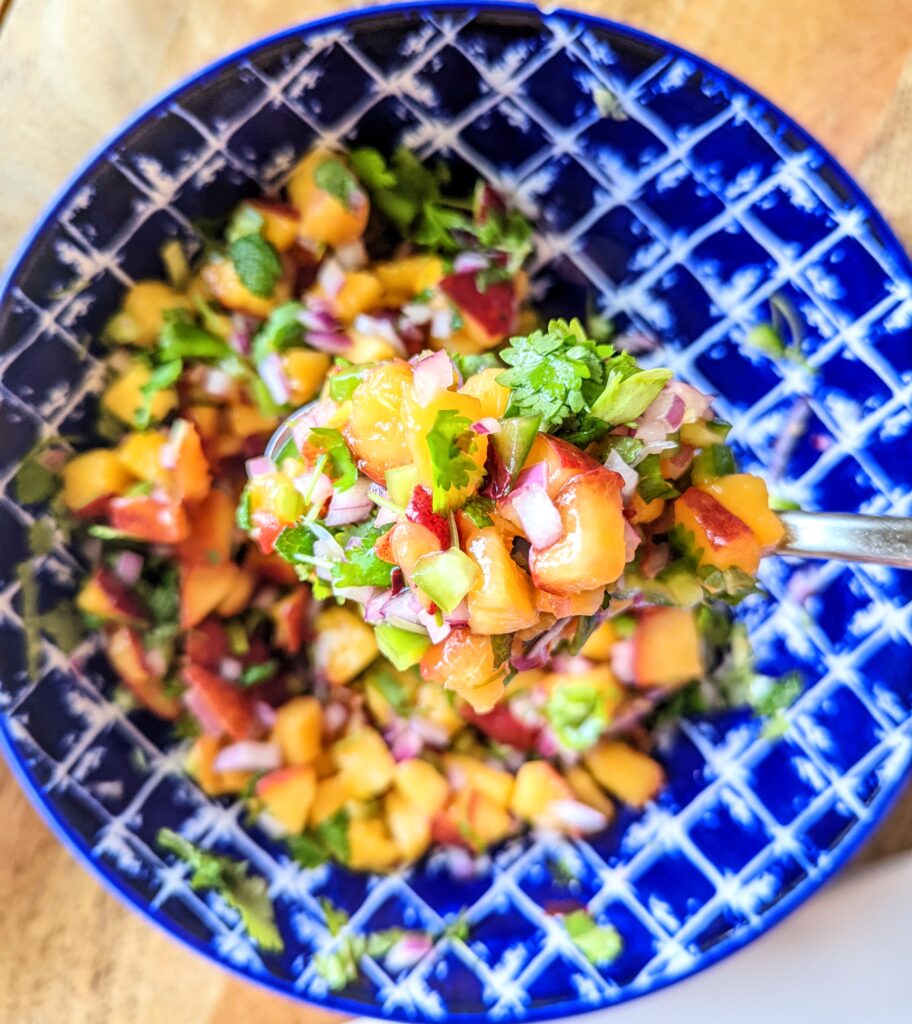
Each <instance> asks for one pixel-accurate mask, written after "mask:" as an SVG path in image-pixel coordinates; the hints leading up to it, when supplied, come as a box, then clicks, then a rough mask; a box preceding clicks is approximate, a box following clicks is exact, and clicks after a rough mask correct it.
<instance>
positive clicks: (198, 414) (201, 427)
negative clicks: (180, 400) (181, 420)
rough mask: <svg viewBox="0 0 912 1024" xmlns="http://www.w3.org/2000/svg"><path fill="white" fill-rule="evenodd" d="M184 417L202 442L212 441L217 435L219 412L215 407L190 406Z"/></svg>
mask: <svg viewBox="0 0 912 1024" xmlns="http://www.w3.org/2000/svg"><path fill="white" fill-rule="evenodd" d="M184 415H185V416H186V418H187V419H188V420H190V422H191V423H192V424H193V425H194V427H196V431H197V433H198V434H199V436H200V437H201V438H202V439H203V440H204V441H212V440H214V439H215V438H216V437H217V436H218V434H219V422H220V420H221V410H220V409H219V408H218V407H217V406H215V405H191V406H188V407H187V410H186V411H185V413H184Z"/></svg>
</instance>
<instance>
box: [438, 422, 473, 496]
mask: <svg viewBox="0 0 912 1024" xmlns="http://www.w3.org/2000/svg"><path fill="white" fill-rule="evenodd" d="M427 446H428V452H429V454H430V456H431V477H432V489H433V507H434V511H435V512H446V511H447V509H448V508H449V507H450V502H449V495H450V491H452V490H454V489H458V488H461V487H465V486H466V485H467V484H468V482H469V480H470V478H471V474H472V473H473V472H474V471H475V469H476V466H475V462H474V460H473V459H472V457H471V456H472V453H473V452H474V451H475V448H476V440H475V433H474V432H473V431H472V421H471V420H470V419H469V418H468V416H462V415H460V413H458V412H456V410H455V409H441V410H439V412H438V413H437V417H436V419H435V420H434V425H433V426H432V427H431V429H430V431H429V432H428V435H427Z"/></svg>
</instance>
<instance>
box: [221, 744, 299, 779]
mask: <svg viewBox="0 0 912 1024" xmlns="http://www.w3.org/2000/svg"><path fill="white" fill-rule="evenodd" d="M281 765H282V751H281V750H280V749H279V745H278V744H277V743H258V742H256V741H254V740H241V741H240V742H239V743H232V744H231V746H229V747H225V749H224V750H220V751H219V752H218V753H217V754H216V755H215V760H214V761H213V762H212V767H213V768H214V769H215V770H216V771H217V772H271V771H273V770H274V769H276V768H279V767H281Z"/></svg>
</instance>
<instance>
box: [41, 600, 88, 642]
mask: <svg viewBox="0 0 912 1024" xmlns="http://www.w3.org/2000/svg"><path fill="white" fill-rule="evenodd" d="M38 622H39V625H40V626H41V628H42V629H43V630H44V632H45V633H47V634H48V636H49V637H50V638H51V640H53V641H54V643H55V644H56V645H57V647H59V648H60V650H61V651H63V653H64V654H70V653H72V651H74V650H75V649H76V648H77V647H78V646H79V645H80V644H81V643H82V641H83V640H84V639H85V627H84V623H83V621H82V618H81V616H80V614H79V612H78V611H77V609H76V606H75V605H74V604H73V603H72V602H70V601H61V602H60V604H58V605H57V606H56V607H55V608H52V609H51V610H50V611H47V612H44V613H43V614H42V615H40V616H39V619H38Z"/></svg>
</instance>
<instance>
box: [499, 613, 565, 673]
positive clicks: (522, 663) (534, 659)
mask: <svg viewBox="0 0 912 1024" xmlns="http://www.w3.org/2000/svg"><path fill="white" fill-rule="evenodd" d="M567 621H568V620H567V619H558V620H557V622H555V623H554V624H553V625H551V626H549V627H548V629H546V630H545V632H544V633H542V635H541V636H540V637H537V638H536V639H535V640H534V641H533V642H532V643H531V644H530V645H529V648H528V650H526V651H524V652H523V653H522V654H520V655H518V656H516V657H514V658H512V659H511V661H512V665H513V668H515V669H516V670H517V671H518V672H525V671H526V670H527V669H530V668H541V667H542V666H543V665H544V664H545V663H546V662H547V660H548V658H549V657H550V656H551V650H552V648H553V647H554V645H555V644H556V643H557V642H558V640H559V639H560V636H561V633H563V631H564V627H565V626H566V625H567Z"/></svg>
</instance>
